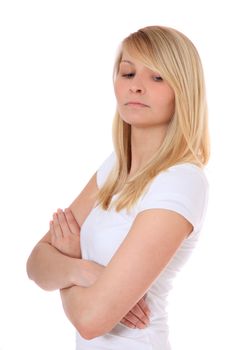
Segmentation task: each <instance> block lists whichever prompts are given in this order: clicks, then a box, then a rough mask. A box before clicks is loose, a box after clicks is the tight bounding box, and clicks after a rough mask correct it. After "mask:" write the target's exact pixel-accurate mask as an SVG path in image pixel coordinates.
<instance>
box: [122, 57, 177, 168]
mask: <svg viewBox="0 0 233 350" xmlns="http://www.w3.org/2000/svg"><path fill="white" fill-rule="evenodd" d="M115 95H116V99H117V107H118V111H119V113H120V116H121V118H122V119H123V120H124V121H125V122H126V123H128V124H130V125H131V148H132V164H131V170H130V173H131V174H133V173H134V172H135V171H137V170H138V169H139V168H141V167H143V165H144V164H145V163H146V162H147V161H148V160H149V159H150V158H151V157H152V156H153V154H154V152H155V151H156V149H158V148H159V146H160V144H161V143H162V140H163V139H164V136H165V134H166V131H167V127H168V125H169V122H170V120H171V117H172V116H173V113H174V105H175V96H174V92H173V90H172V88H171V87H170V86H169V84H168V83H167V82H166V81H165V80H163V78H162V77H161V76H160V74H159V73H158V72H154V71H152V70H151V69H149V68H147V67H145V66H144V65H143V64H142V63H140V61H138V60H136V59H135V58H133V57H132V56H131V55H130V54H129V53H128V52H127V51H123V55H122V59H121V62H120V66H119V71H118V74H117V77H116V80H115ZM133 102H139V103H141V104H142V105H141V104H139V103H133Z"/></svg>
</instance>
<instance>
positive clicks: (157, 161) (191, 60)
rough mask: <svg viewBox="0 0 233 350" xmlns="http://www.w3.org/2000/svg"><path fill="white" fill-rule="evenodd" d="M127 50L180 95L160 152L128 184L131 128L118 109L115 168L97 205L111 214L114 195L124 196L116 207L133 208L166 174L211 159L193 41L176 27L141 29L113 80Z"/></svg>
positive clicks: (128, 41) (127, 43)
mask: <svg viewBox="0 0 233 350" xmlns="http://www.w3.org/2000/svg"><path fill="white" fill-rule="evenodd" d="M123 49H126V50H127V52H129V53H130V55H131V56H133V57H134V58H135V59H137V60H139V61H140V62H142V63H143V64H144V65H145V66H146V67H148V68H150V69H151V70H153V71H156V72H158V73H160V74H161V76H162V77H163V79H165V80H166V81H167V82H168V84H169V85H170V86H171V88H172V89H173V91H174V94H175V112H174V115H173V117H172V119H171V121H170V123H169V126H168V129H167V132H166V135H165V137H164V140H163V142H162V144H161V146H160V147H159V149H158V150H157V151H156V153H155V154H154V156H153V157H152V158H151V159H150V161H148V163H147V164H146V165H145V166H144V167H143V168H142V169H140V170H138V171H137V172H136V173H135V174H134V176H133V177H131V178H130V180H129V179H128V174H129V171H130V167H131V126H130V125H129V124H127V123H125V122H124V121H123V120H122V118H121V117H120V115H119V113H118V111H116V114H115V118H114V121H113V144H114V149H115V154H116V164H115V167H114V168H113V169H112V171H111V172H110V174H109V176H108V178H107V180H106V182H105V183H104V185H103V187H102V188H101V189H100V190H99V193H98V196H97V200H98V203H99V204H100V205H101V207H102V208H103V209H105V210H107V209H108V208H109V207H110V203H111V200H112V197H113V195H115V194H119V195H118V196H117V199H116V200H115V201H114V203H111V206H112V205H114V207H115V209H116V211H120V210H121V209H123V208H126V209H127V210H130V208H132V207H133V205H135V203H136V202H137V200H138V199H139V197H140V196H141V195H142V194H143V193H144V192H145V190H146V188H147V186H148V185H149V183H150V182H151V180H152V179H154V177H155V176H156V175H158V174H159V173H160V172H161V171H164V170H166V169H167V168H169V167H171V166H173V165H175V164H179V163H185V162H189V163H193V164H196V165H197V166H199V167H201V168H202V167H204V165H206V164H207V162H208V160H209V155H210V145H209V130H208V115H207V103H206V94H205V82H204V75H203V69H202V64H201V61H200V57H199V54H198V52H197V50H196V48H195V46H194V45H193V43H192V42H191V41H190V40H189V39H188V38H187V37H186V36H185V35H184V34H182V33H180V32H179V31H177V30H175V29H173V28H168V27H161V26H149V27H145V28H142V29H140V30H138V31H137V32H135V33H132V34H130V35H129V36H128V37H126V38H125V39H124V40H123V42H122V43H121V46H120V49H119V53H118V55H117V58H116V62H115V66H114V77H116V74H117V73H118V69H119V64H120V61H121V58H122V52H123Z"/></svg>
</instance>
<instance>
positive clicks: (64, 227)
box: [57, 209, 72, 237]
mask: <svg viewBox="0 0 233 350" xmlns="http://www.w3.org/2000/svg"><path fill="white" fill-rule="evenodd" d="M57 219H58V223H59V226H60V230H61V231H62V235H63V237H65V236H68V235H69V234H71V233H72V231H71V230H70V227H69V225H68V223H67V220H66V215H65V213H64V212H63V210H61V209H58V210H57Z"/></svg>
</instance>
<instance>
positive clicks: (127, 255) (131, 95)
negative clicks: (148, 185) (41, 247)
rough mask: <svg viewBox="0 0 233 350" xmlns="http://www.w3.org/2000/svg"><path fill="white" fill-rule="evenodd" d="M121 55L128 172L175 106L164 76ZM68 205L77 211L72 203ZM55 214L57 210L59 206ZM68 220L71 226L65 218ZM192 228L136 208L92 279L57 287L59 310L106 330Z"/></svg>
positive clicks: (87, 331) (147, 152)
mask: <svg viewBox="0 0 233 350" xmlns="http://www.w3.org/2000/svg"><path fill="white" fill-rule="evenodd" d="M122 59H123V60H125V61H128V62H123V63H124V65H125V64H126V65H125V68H124V70H125V71H126V72H124V74H130V76H131V78H125V77H122V76H121V70H120V71H119V73H118V75H117V77H116V82H115V92H116V98H117V103H118V110H119V113H120V115H121V117H122V118H123V119H124V120H125V121H126V122H127V123H129V124H130V125H131V132H132V139H131V142H132V166H131V170H130V174H129V176H130V175H132V174H133V173H134V172H135V171H137V170H138V169H140V167H142V166H143V165H144V164H145V163H146V162H147V161H148V160H149V159H150V157H151V156H152V151H153V152H154V151H156V149H157V148H158V147H159V145H160V143H161V142H162V140H163V138H164V135H165V133H166V130H167V127H168V124H169V121H170V119H171V117H172V114H173V112H174V94H173V92H172V90H171V88H170V86H169V85H168V84H167V83H166V82H165V81H163V80H162V81H161V80H160V79H157V78H156V79H154V78H153V77H154V72H152V71H150V70H148V68H146V67H144V66H143V65H142V64H140V63H139V62H138V61H136V60H135V59H134V58H133V57H131V56H130V55H129V54H128V53H127V52H124V53H123V58H122ZM129 62H130V63H129ZM123 63H122V64H123ZM122 69H123V68H122ZM152 73H153V74H152ZM129 102H133V103H129ZM135 102H136V103H135ZM139 102H140V103H141V104H139ZM142 104H144V105H142ZM72 211H73V213H74V216H75V217H77V215H78V210H77V207H76V208H75V207H73V209H72ZM58 215H62V213H61V211H59V212H58ZM63 215H66V213H63ZM58 221H59V220H58ZM67 224H68V226H69V227H70V226H71V224H70V223H69V219H68V218H67ZM53 225H54V230H53V229H52V231H53V232H52V234H53V235H54V240H53V242H54V243H53V244H54V245H56V243H55V237H56V235H58V236H59V234H57V233H56V228H57V229H58V232H59V230H60V229H59V225H57V224H56V223H55V221H54V222H53V224H52V226H53ZM61 226H62V225H61V223H60V227H61ZM192 229H193V227H192V225H191V224H190V223H189V222H188V221H187V220H186V219H185V218H184V217H183V216H181V215H179V214H178V213H176V212H173V211H170V210H165V209H149V210H145V211H143V212H141V213H139V214H138V215H137V216H136V218H135V221H134V223H133V225H132V226H131V229H130V230H129V232H128V234H127V236H126V238H125V240H124V241H123V242H122V244H121V245H120V247H119V248H118V250H117V251H116V253H115V255H114V256H113V258H112V259H111V261H110V262H109V264H108V265H107V266H106V268H104V269H103V271H102V272H101V274H100V275H99V277H98V278H97V279H96V281H95V282H94V283H93V284H92V285H90V286H88V287H82V286H80V285H78V286H77V285H74V286H71V287H69V286H68V288H63V289H61V291H60V293H61V298H62V302H63V308H64V311H65V313H66V315H67V317H68V318H69V320H70V321H71V322H72V323H73V325H74V326H75V327H76V328H77V330H78V331H79V333H80V334H81V335H82V336H83V337H84V338H85V339H92V338H94V337H97V336H100V335H103V334H105V333H107V332H109V331H111V330H112V329H113V328H114V326H115V325H117V323H119V322H120V321H121V320H122V319H123V318H124V316H125V315H127V313H129V310H132V309H133V308H134V306H135V305H137V303H139V301H140V300H141V299H142V298H143V296H144V295H145V294H146V293H147V290H148V289H149V287H150V285H151V284H152V283H153V281H154V280H155V279H156V278H157V277H158V276H159V274H160V273H161V272H162V270H163V269H164V268H165V266H166V265H167V264H168V262H169V261H170V259H171V258H172V257H173V255H174V254H175V252H176V251H177V249H178V248H179V246H180V245H181V243H182V242H183V240H184V239H185V238H186V237H187V236H188V235H189V234H190V233H191V232H192ZM70 231H71V228H70ZM60 232H61V231H60ZM50 234H51V233H50ZM67 234H68V231H67ZM70 234H71V233H70ZM64 236H65V234H64V235H61V237H64ZM53 248H54V247H53ZM54 249H56V248H54Z"/></svg>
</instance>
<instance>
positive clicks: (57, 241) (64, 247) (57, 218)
mask: <svg viewBox="0 0 233 350" xmlns="http://www.w3.org/2000/svg"><path fill="white" fill-rule="evenodd" d="M50 233H51V244H52V246H53V247H55V248H57V249H58V250H59V251H60V252H61V253H63V254H65V255H68V256H70V257H72V258H78V259H80V258H81V249H80V227H79V225H78V223H77V221H76V219H75V217H74V215H73V213H72V211H71V210H70V209H65V211H63V210H61V209H58V210H57V212H56V213H54V214H53V220H52V221H50Z"/></svg>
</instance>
